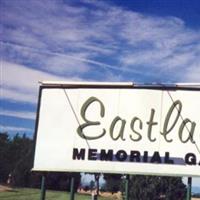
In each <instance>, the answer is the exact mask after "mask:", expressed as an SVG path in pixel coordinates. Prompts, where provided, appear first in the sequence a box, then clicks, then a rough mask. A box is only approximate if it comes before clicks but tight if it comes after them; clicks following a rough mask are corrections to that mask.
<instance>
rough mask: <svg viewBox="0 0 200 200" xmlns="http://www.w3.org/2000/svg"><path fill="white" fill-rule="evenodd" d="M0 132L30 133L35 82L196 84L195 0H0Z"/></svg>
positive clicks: (198, 13)
mask: <svg viewBox="0 0 200 200" xmlns="http://www.w3.org/2000/svg"><path fill="white" fill-rule="evenodd" d="M0 13H1V24H0V35H1V36H0V40H1V48H0V54H1V66H0V67H1V68H0V70H1V79H0V81H1V89H0V95H1V100H0V105H1V107H0V130H1V131H8V132H9V133H10V135H13V134H15V133H16V132H19V133H21V134H22V133H24V132H25V133H27V134H28V135H29V136H30V137H32V136H33V132H34V123H35V111H36V106H37V95H38V86H39V84H38V81H42V80H66V81H132V82H141V83H151V82H159V83H160V82H165V83H166V82H168V83H171V82H200V2H199V1H198V0H190V1H187V0H173V1H169V0H151V1H147V0H134V1H133V0H131V1H129V0H113V1H111V0H107V1H94V0H93V1H89V0H81V1H74V0H73V1H70V0H42V1H40V0H29V1H27V0H1V1H0Z"/></svg>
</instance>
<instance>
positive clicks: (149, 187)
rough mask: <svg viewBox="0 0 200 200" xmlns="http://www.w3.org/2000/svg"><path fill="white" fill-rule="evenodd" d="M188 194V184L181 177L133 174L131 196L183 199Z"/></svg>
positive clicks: (149, 199)
mask: <svg viewBox="0 0 200 200" xmlns="http://www.w3.org/2000/svg"><path fill="white" fill-rule="evenodd" d="M185 196H186V186H185V185H184V184H183V183H182V179H181V178H176V177H158V176H138V175H137V176H132V177H131V178H130V197H131V198H133V199H140V200H159V199H165V200H182V199H184V198H185Z"/></svg>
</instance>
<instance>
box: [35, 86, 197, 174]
mask: <svg viewBox="0 0 200 200" xmlns="http://www.w3.org/2000/svg"><path fill="white" fill-rule="evenodd" d="M35 136H36V137H35V138H36V140H35V159H34V166H33V170H36V171H61V172H65V171H74V172H99V173H122V174H151V175H171V176H200V87H198V86H194V87H193V86H188V87H185V86H162V85H161V86H159V85H152V86H151V85H146V86H145V85H136V86H134V85H132V84H131V83H115V84H114V83H82V84H80V83H74V84H73V83H68V84H66V83H65V84H61V83H44V84H42V85H41V86H40V95H39V104H38V114H37V124H36V135H35Z"/></svg>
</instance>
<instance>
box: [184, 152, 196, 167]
mask: <svg viewBox="0 0 200 200" xmlns="http://www.w3.org/2000/svg"><path fill="white" fill-rule="evenodd" d="M185 163H186V164H188V165H196V163H197V159H196V156H195V154H193V153H187V154H186V155H185Z"/></svg>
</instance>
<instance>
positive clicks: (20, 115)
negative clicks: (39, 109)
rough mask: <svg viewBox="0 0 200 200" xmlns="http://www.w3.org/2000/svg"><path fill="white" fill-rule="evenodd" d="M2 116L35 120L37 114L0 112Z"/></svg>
mask: <svg viewBox="0 0 200 200" xmlns="http://www.w3.org/2000/svg"><path fill="white" fill-rule="evenodd" d="M0 115H3V116H11V117H16V118H22V119H31V120H35V118H36V114H35V112H28V111H27V112H25V111H11V110H0Z"/></svg>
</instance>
